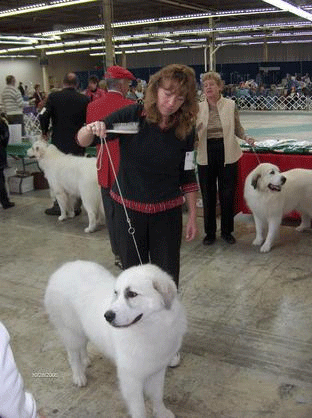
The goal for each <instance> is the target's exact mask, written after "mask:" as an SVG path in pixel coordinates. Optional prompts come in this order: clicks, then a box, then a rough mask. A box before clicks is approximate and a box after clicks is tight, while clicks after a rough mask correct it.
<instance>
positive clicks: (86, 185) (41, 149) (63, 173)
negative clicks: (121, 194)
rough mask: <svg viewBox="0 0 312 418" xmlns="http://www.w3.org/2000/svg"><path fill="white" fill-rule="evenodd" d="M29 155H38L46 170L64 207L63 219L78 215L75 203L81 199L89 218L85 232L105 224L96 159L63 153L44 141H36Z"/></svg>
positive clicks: (52, 194)
mask: <svg viewBox="0 0 312 418" xmlns="http://www.w3.org/2000/svg"><path fill="white" fill-rule="evenodd" d="M27 155H28V156H29V157H32V158H36V160H37V161H38V165H39V167H40V168H41V169H42V171H43V172H44V175H45V177H46V179H47V180H48V183H49V186H50V191H51V196H52V198H56V200H57V201H58V204H59V207H60V209H61V215H60V216H59V218H58V219H59V220H60V221H63V220H64V219H66V218H67V217H69V218H73V217H74V216H75V211H74V204H75V202H76V201H77V198H81V200H82V204H83V206H84V208H85V210H86V212H87V214H88V219H89V225H88V227H87V228H85V232H94V231H95V230H96V229H97V225H99V224H103V223H104V209H103V204H102V199H101V192H100V188H99V185H98V180H97V169H96V160H95V158H87V157H80V156H76V155H70V154H64V153H63V152H61V151H60V150H59V149H58V148H57V147H56V146H55V145H53V144H48V143H47V142H46V141H42V140H38V141H35V142H34V143H33V145H32V147H31V148H29V149H28V150H27Z"/></svg>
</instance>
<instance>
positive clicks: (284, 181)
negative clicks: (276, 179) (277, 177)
mask: <svg viewBox="0 0 312 418" xmlns="http://www.w3.org/2000/svg"><path fill="white" fill-rule="evenodd" d="M286 180H287V179H286V177H285V176H283V177H282V184H285V183H286Z"/></svg>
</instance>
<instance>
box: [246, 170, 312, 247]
mask: <svg viewBox="0 0 312 418" xmlns="http://www.w3.org/2000/svg"><path fill="white" fill-rule="evenodd" d="M244 196H245V200H246V203H247V205H248V207H249V208H250V210H251V212H252V214H253V216H254V220H255V225H256V238H255V240H254V241H253V245H261V247H260V251H261V252H268V251H270V250H271V248H272V245H273V243H274V240H275V238H276V236H277V235H278V233H279V229H280V224H281V221H282V218H283V215H285V214H287V213H289V212H291V211H293V210H296V211H298V212H299V213H300V215H301V224H300V225H299V226H298V228H297V230H298V231H303V230H305V229H307V228H310V227H311V218H312V170H306V169H302V168H296V169H293V170H289V171H285V172H283V173H281V172H280V170H279V168H278V167H277V166H275V165H273V164H269V163H263V164H259V165H258V166H257V167H256V168H255V169H254V170H252V171H251V172H250V173H249V174H248V176H247V178H246V181H245V188H244ZM266 231H267V235H266V237H265V233H266Z"/></svg>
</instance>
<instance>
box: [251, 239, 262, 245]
mask: <svg viewBox="0 0 312 418" xmlns="http://www.w3.org/2000/svg"><path fill="white" fill-rule="evenodd" d="M262 243H263V239H262V238H255V239H254V240H253V241H252V245H261V244H262Z"/></svg>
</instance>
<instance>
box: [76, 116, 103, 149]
mask: <svg viewBox="0 0 312 418" xmlns="http://www.w3.org/2000/svg"><path fill="white" fill-rule="evenodd" d="M95 135H96V136H98V137H100V138H104V137H105V136H106V126H105V123H104V122H101V121H97V122H92V123H89V124H88V125H85V126H83V127H82V128H80V130H79V131H78V134H77V142H78V144H79V145H80V146H81V147H88V146H89V145H90V144H92V142H93V140H94V136H95Z"/></svg>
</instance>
